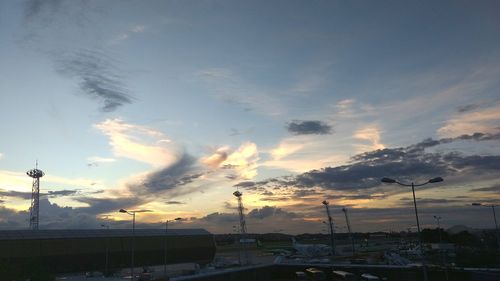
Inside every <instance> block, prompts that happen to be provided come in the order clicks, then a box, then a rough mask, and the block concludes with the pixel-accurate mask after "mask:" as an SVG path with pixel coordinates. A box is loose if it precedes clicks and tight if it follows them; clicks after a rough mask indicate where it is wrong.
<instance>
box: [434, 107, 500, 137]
mask: <svg viewBox="0 0 500 281" xmlns="http://www.w3.org/2000/svg"><path fill="white" fill-rule="evenodd" d="M498 124H500V104H499V102H496V103H493V104H492V105H490V106H488V107H486V108H479V106H474V107H469V108H467V110H464V111H461V112H460V113H459V114H456V115H454V116H453V117H451V118H450V119H449V120H447V121H446V123H445V124H444V126H442V127H441V128H439V129H438V134H439V135H440V136H442V137H456V136H460V135H464V134H471V133H474V132H478V131H480V132H484V133H498V132H500V129H499V126H498Z"/></svg>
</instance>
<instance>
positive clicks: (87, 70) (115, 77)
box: [55, 49, 132, 112]
mask: <svg viewBox="0 0 500 281" xmlns="http://www.w3.org/2000/svg"><path fill="white" fill-rule="evenodd" d="M55 62H56V70H57V71H58V72H59V73H60V74H62V75H64V76H67V77H70V78H73V79H75V80H76V81H77V82H78V85H79V87H80V89H81V90H82V92H83V93H84V94H85V95H86V96H88V97H89V98H92V99H96V100H98V101H99V102H101V103H102V106H101V110H102V111H104V112H109V111H114V110H116V109H117V108H118V107H120V106H123V105H125V104H129V103H132V97H131V96H130V95H129V90H128V88H127V86H126V85H125V83H124V82H123V80H124V79H123V77H122V76H121V75H120V74H119V73H120V71H119V70H118V69H117V68H116V66H115V63H114V62H113V60H112V59H110V58H109V57H107V56H106V55H105V54H104V53H102V52H99V51H95V50H86V49H82V50H79V51H78V52H75V53H69V54H66V55H59V56H58V58H57V59H55Z"/></svg>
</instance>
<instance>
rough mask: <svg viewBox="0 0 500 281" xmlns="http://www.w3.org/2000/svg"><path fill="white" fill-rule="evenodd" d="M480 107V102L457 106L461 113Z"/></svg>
mask: <svg viewBox="0 0 500 281" xmlns="http://www.w3.org/2000/svg"><path fill="white" fill-rule="evenodd" d="M479 107H480V105H479V104H467V105H463V106H459V107H458V108H457V112H459V113H464V112H469V111H472V110H475V109H477V108H479Z"/></svg>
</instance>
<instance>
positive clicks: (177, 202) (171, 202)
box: [165, 201, 186, 205]
mask: <svg viewBox="0 0 500 281" xmlns="http://www.w3.org/2000/svg"><path fill="white" fill-rule="evenodd" d="M165 204H167V205H184V204H186V203H184V202H181V201H167V202H165Z"/></svg>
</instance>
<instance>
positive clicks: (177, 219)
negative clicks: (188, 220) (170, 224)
mask: <svg viewBox="0 0 500 281" xmlns="http://www.w3.org/2000/svg"><path fill="white" fill-rule="evenodd" d="M174 220H176V221H180V220H182V218H175V219H174Z"/></svg>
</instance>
